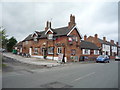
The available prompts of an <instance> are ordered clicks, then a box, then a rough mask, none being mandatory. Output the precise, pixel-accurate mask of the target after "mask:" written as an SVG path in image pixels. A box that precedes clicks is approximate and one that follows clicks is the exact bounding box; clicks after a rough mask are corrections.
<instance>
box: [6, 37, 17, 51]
mask: <svg viewBox="0 0 120 90" xmlns="http://www.w3.org/2000/svg"><path fill="white" fill-rule="evenodd" d="M16 43H17V40H16V39H15V38H14V37H11V38H10V39H9V40H8V43H7V50H8V52H12V49H13V46H14V45H15V44H16Z"/></svg>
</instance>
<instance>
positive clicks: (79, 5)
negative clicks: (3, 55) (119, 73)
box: [0, 2, 118, 42]
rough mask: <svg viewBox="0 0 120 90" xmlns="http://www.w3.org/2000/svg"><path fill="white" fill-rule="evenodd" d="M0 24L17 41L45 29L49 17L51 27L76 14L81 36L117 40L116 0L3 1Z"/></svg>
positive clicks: (61, 25)
mask: <svg viewBox="0 0 120 90" xmlns="http://www.w3.org/2000/svg"><path fill="white" fill-rule="evenodd" d="M0 11H1V12H2V14H0V21H1V22H0V26H3V27H4V28H5V29H6V31H7V35H8V36H9V37H8V38H10V37H11V36H14V37H15V38H16V39H17V40H18V41H21V40H23V39H24V38H25V37H26V36H28V35H29V34H31V33H34V31H36V30H37V31H43V30H44V28H45V24H46V21H47V20H49V21H51V23H52V28H59V27H64V26H67V25H68V22H69V18H70V14H73V15H75V20H76V24H77V27H78V29H79V32H80V34H81V35H82V37H84V35H85V34H86V35H87V36H94V34H98V37H99V38H101V39H102V38H103V37H106V39H107V40H108V41H110V40H111V39H112V40H114V41H115V42H116V41H118V3H117V2H3V3H0Z"/></svg>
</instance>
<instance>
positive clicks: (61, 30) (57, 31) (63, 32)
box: [23, 26, 73, 41]
mask: <svg viewBox="0 0 120 90" xmlns="http://www.w3.org/2000/svg"><path fill="white" fill-rule="evenodd" d="M72 28H73V27H72ZM72 28H71V29H72ZM71 29H68V26H66V27H61V28H56V29H53V28H51V30H52V31H53V32H54V36H55V37H56V36H64V35H67V34H68V33H69V32H70V31H71ZM35 32H36V33H37V34H38V38H46V37H47V35H45V32H46V31H41V32H38V31H35ZM32 39H33V37H32V34H30V35H28V36H27V37H26V38H25V39H24V40H23V41H27V40H32Z"/></svg>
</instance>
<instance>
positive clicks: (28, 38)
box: [23, 34, 33, 41]
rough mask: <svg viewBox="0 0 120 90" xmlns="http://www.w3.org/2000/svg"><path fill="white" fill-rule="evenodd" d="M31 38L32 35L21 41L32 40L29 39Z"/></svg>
mask: <svg viewBox="0 0 120 90" xmlns="http://www.w3.org/2000/svg"><path fill="white" fill-rule="evenodd" d="M31 36H32V34H30V35H28V36H27V37H26V38H25V39H24V40H23V41H27V40H32V39H33V37H31Z"/></svg>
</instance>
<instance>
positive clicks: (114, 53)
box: [110, 40, 118, 58]
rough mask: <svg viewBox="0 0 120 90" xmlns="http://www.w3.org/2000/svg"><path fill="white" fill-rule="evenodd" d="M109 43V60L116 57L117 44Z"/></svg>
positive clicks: (112, 41)
mask: <svg viewBox="0 0 120 90" xmlns="http://www.w3.org/2000/svg"><path fill="white" fill-rule="evenodd" d="M110 43H111V58H114V57H115V56H116V55H118V46H117V45H118V42H116V44H115V43H114V40H111V41H110Z"/></svg>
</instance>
